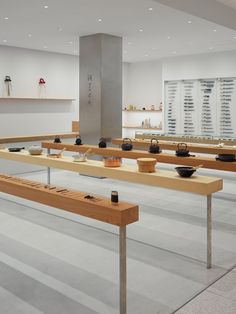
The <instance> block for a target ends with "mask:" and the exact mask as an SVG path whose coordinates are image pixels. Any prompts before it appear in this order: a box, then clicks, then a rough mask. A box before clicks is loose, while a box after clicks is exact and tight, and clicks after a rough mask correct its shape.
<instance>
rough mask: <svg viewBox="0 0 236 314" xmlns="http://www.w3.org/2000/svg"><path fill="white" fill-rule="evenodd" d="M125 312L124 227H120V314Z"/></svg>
mask: <svg viewBox="0 0 236 314" xmlns="http://www.w3.org/2000/svg"><path fill="white" fill-rule="evenodd" d="M126 312H127V277H126V226H125V227H120V314H126Z"/></svg>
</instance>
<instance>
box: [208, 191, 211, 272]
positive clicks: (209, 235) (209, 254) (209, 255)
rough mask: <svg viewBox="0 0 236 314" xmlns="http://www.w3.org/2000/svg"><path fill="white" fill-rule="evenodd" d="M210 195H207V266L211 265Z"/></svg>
mask: <svg viewBox="0 0 236 314" xmlns="http://www.w3.org/2000/svg"><path fill="white" fill-rule="evenodd" d="M211 203H212V195H211V194H210V195H207V268H211V267H212V204H211Z"/></svg>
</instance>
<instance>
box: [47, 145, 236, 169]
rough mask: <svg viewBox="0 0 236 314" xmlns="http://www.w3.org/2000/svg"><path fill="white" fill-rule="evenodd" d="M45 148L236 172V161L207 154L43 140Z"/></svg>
mask: <svg viewBox="0 0 236 314" xmlns="http://www.w3.org/2000/svg"><path fill="white" fill-rule="evenodd" d="M42 147H43V148H50V149H57V150H59V149H60V150H61V149H63V148H66V149H67V150H68V151H72V152H86V151H87V150H88V149H91V151H92V153H94V154H96V155H101V156H115V157H121V158H128V159H137V158H149V157H150V158H155V159H156V160H157V162H161V163H169V164H175V165H187V166H194V167H196V166H198V165H202V166H203V168H208V169H216V170H222V171H232V172H236V161H235V162H222V161H219V160H215V158H213V157H207V156H195V157H191V156H190V157H178V156H175V155H174V154H168V153H161V154H151V153H149V152H148V151H142V150H131V151H123V150H121V148H117V147H107V148H99V147H98V146H95V145H74V144H70V143H64V144H63V143H60V144H57V143H52V142H42Z"/></svg>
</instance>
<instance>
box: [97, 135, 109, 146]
mask: <svg viewBox="0 0 236 314" xmlns="http://www.w3.org/2000/svg"><path fill="white" fill-rule="evenodd" d="M98 147H99V148H106V147H107V143H106V140H105V139H104V138H103V137H101V138H100V140H99V143H98Z"/></svg>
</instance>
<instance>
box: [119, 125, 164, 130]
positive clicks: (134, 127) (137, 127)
mask: <svg viewBox="0 0 236 314" xmlns="http://www.w3.org/2000/svg"><path fill="white" fill-rule="evenodd" d="M122 128H124V129H142V130H157V131H162V129H160V128H145V127H142V126H128V125H123V126H122Z"/></svg>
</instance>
